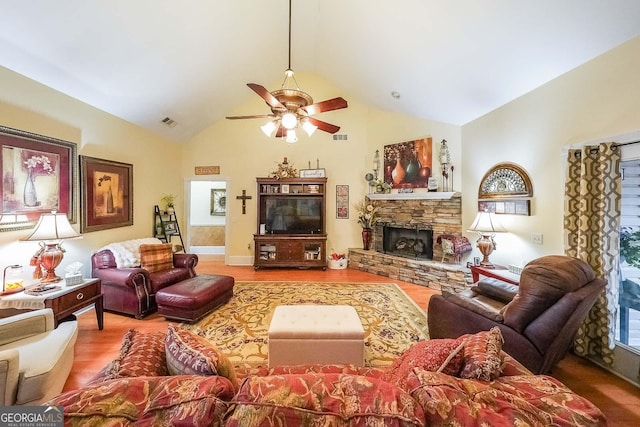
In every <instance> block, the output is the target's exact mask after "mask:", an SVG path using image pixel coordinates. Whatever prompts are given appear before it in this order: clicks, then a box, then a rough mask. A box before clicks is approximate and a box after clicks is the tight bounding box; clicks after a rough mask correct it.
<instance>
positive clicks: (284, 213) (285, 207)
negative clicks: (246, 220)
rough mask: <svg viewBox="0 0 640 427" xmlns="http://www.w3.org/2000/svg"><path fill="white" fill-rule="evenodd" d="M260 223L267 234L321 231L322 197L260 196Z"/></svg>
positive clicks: (317, 232)
mask: <svg viewBox="0 0 640 427" xmlns="http://www.w3.org/2000/svg"><path fill="white" fill-rule="evenodd" d="M261 204H262V206H260V224H264V225H265V232H266V233H267V234H319V233H322V197H312V196H277V195H273V196H269V197H262V198H261Z"/></svg>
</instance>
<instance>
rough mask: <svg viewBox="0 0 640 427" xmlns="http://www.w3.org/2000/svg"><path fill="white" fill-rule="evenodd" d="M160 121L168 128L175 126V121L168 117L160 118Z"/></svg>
mask: <svg viewBox="0 0 640 427" xmlns="http://www.w3.org/2000/svg"><path fill="white" fill-rule="evenodd" d="M162 123H164V124H165V125H167V126H169V127H170V128H173V127H176V125H177V123H176V122H175V121H174V120H173V119H172V118H170V117H165V118H164V119H162Z"/></svg>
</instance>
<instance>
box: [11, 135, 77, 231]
mask: <svg viewBox="0 0 640 427" xmlns="http://www.w3.org/2000/svg"><path fill="white" fill-rule="evenodd" d="M77 162H78V159H77V148H76V144H75V143H73V142H69V141H63V140H61V139H56V138H52V137H48V136H44V135H38V134H35V133H31V132H26V131H22V130H18V129H13V128H9V127H5V126H0V168H1V172H2V180H0V193H1V197H2V199H1V200H2V204H1V209H0V214H1V216H0V231H14V230H23V229H28V228H33V227H34V226H35V224H36V223H37V222H38V219H40V215H42V214H43V213H49V212H51V211H53V210H55V211H58V212H60V213H65V214H67V218H68V219H69V222H70V223H72V224H73V223H76V222H77V218H76V207H77V196H76V186H77V184H76V182H77V170H78V163H77Z"/></svg>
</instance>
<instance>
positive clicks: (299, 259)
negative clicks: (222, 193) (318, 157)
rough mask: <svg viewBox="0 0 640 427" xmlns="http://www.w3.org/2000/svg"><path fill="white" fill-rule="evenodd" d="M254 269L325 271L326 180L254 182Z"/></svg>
mask: <svg viewBox="0 0 640 427" xmlns="http://www.w3.org/2000/svg"><path fill="white" fill-rule="evenodd" d="M256 181H257V183H258V191H257V194H258V224H257V225H258V227H257V229H258V232H257V233H256V234H254V235H253V241H254V250H255V254H254V264H253V265H254V268H255V269H256V270H258V269H259V268H261V267H297V268H311V267H316V268H322V269H323V270H325V269H326V268H327V254H326V246H327V234H326V217H325V208H326V187H327V178H280V179H276V178H257V179H256Z"/></svg>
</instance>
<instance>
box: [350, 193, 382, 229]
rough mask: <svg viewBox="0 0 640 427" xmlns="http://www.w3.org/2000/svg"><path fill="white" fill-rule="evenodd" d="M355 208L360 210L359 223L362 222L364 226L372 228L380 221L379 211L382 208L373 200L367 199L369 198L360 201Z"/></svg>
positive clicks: (361, 224)
mask: <svg viewBox="0 0 640 427" xmlns="http://www.w3.org/2000/svg"><path fill="white" fill-rule="evenodd" d="M355 209H356V211H357V212H358V224H360V226H361V227H362V228H372V227H373V226H374V225H375V224H376V222H377V221H378V211H379V210H380V208H379V207H377V206H374V205H373V204H372V203H371V202H369V201H367V199H363V200H362V201H361V202H360V203H358V204H357V205H356V206H355Z"/></svg>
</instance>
